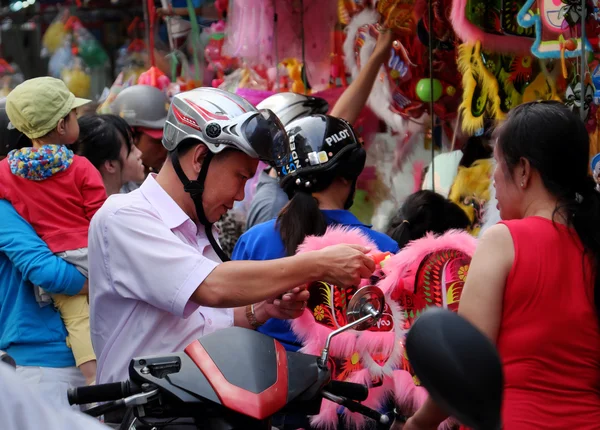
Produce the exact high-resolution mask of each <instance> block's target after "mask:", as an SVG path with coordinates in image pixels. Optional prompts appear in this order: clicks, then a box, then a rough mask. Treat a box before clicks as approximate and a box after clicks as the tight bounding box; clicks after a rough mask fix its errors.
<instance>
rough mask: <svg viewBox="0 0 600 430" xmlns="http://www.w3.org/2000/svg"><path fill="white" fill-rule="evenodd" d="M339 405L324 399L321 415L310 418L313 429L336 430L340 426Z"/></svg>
mask: <svg viewBox="0 0 600 430" xmlns="http://www.w3.org/2000/svg"><path fill="white" fill-rule="evenodd" d="M338 407H339V405H337V404H336V403H333V402H331V401H329V400H325V399H323V403H321V411H320V412H319V415H314V416H312V417H311V418H310V424H311V425H312V426H313V427H319V428H321V429H325V430H335V429H336V428H337V424H338V420H339V418H338V413H337V410H338Z"/></svg>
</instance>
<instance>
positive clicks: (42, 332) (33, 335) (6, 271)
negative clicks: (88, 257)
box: [0, 100, 85, 412]
mask: <svg viewBox="0 0 600 430" xmlns="http://www.w3.org/2000/svg"><path fill="white" fill-rule="evenodd" d="M4 106H5V100H0V160H2V159H3V158H4V157H5V156H6V154H7V153H8V152H9V151H11V150H12V149H19V148H21V147H23V146H31V141H29V139H28V138H27V137H26V136H25V135H23V134H21V133H20V132H18V131H17V130H8V129H7V126H8V116H7V115H6V112H5V110H4ZM0 220H2V221H1V222H0V349H1V350H3V351H6V352H7V353H8V354H9V355H11V356H12V358H13V359H14V360H15V361H16V363H17V366H18V367H17V372H18V373H20V376H21V379H22V380H24V381H25V382H26V383H29V384H31V385H32V386H33V387H32V388H33V389H34V390H35V391H36V392H38V393H39V394H40V395H41V396H42V397H43V398H44V399H46V400H47V401H48V402H50V403H51V404H53V405H54V406H57V407H58V406H61V407H68V406H69V404H68V402H67V389H68V388H69V387H71V386H79V385H85V378H84V377H83V374H82V373H81V371H80V370H79V369H78V368H77V367H75V359H74V358H73V353H72V352H71V349H70V348H69V347H68V346H67V341H66V338H67V331H66V330H65V326H64V324H63V322H62V319H61V317H60V314H59V313H58V312H57V311H56V309H54V306H45V307H40V306H39V304H38V303H37V301H36V299H35V294H34V289H33V285H39V286H41V287H42V288H44V290H46V291H48V292H50V293H54V294H68V295H74V294H79V293H82V292H85V291H83V289H84V283H85V278H84V277H83V275H81V274H80V273H79V271H78V270H77V269H76V268H75V267H74V266H72V265H70V264H68V263H66V262H65V261H64V260H63V259H62V258H59V257H56V256H55V255H54V254H53V253H52V251H50V249H48V246H47V245H46V243H45V242H44V241H43V240H42V239H40V238H39V237H38V235H37V233H36V232H35V230H33V227H31V226H30V225H29V223H27V221H25V220H24V219H23V218H21V217H20V216H19V214H18V213H17V211H15V209H14V208H13V207H12V205H11V204H10V203H9V202H7V201H6V200H0ZM34 412H35V411H34Z"/></svg>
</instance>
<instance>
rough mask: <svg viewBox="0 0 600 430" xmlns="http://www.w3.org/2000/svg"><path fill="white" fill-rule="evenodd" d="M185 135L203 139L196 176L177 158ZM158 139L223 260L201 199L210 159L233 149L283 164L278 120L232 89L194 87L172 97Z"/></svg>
mask: <svg viewBox="0 0 600 430" xmlns="http://www.w3.org/2000/svg"><path fill="white" fill-rule="evenodd" d="M190 140H193V141H197V142H199V143H202V144H204V145H206V147H207V148H208V150H209V152H208V154H207V155H206V157H205V159H204V161H203V163H202V167H201V169H200V173H199V174H198V178H196V179H193V180H190V179H189V178H188V177H187V176H186V175H185V173H184V171H183V169H182V168H181V165H180V163H179V149H180V148H181V147H182V146H183V145H182V143H183V142H189V141H190ZM162 142H163V146H164V147H165V148H166V149H167V150H168V151H169V153H170V157H171V160H172V162H173V167H174V169H175V172H176V173H177V176H178V177H179V179H180V180H181V182H182V183H183V185H184V189H185V191H186V192H188V193H189V194H190V195H191V197H192V200H193V201H194V204H195V206H196V212H197V214H198V219H199V221H200V222H201V223H202V224H203V225H204V226H205V228H206V235H207V237H208V239H209V240H210V242H211V244H212V246H213V248H214V249H215V251H216V253H217V254H218V255H219V257H220V258H221V259H222V260H223V261H226V260H228V259H229V258H228V257H227V256H226V254H225V253H224V252H223V251H222V250H221V248H220V246H219V245H218V243H217V241H216V240H215V239H214V237H213V236H212V224H211V223H210V222H209V221H208V219H207V218H206V214H205V212H204V207H203V205H202V193H203V192H204V181H205V179H206V175H207V173H208V169H209V166H210V161H211V159H212V157H213V156H214V155H215V154H218V153H219V152H221V151H224V150H226V149H235V150H238V151H242V152H244V153H245V154H247V155H249V156H250V157H252V158H258V159H260V160H262V161H265V162H267V163H269V164H271V165H272V166H273V167H276V168H277V167H281V166H283V165H285V164H287V163H288V162H289V159H290V152H289V151H290V150H289V141H288V137H287V134H286V132H285V128H284V126H283V124H281V122H280V121H279V119H278V118H277V116H276V115H275V114H274V113H273V112H271V111H270V110H268V109H263V110H258V109H256V108H255V107H254V106H252V105H251V104H250V103H248V101H246V100H245V99H243V98H242V97H240V96H238V95H236V94H232V93H230V92H227V91H223V90H220V89H217V88H197V89H195V90H191V91H187V92H184V93H180V94H177V95H176V96H174V97H173V99H172V101H171V106H170V107H169V113H168V115H167V121H166V123H165V129H164V134H163V140H162ZM186 146H187V145H186Z"/></svg>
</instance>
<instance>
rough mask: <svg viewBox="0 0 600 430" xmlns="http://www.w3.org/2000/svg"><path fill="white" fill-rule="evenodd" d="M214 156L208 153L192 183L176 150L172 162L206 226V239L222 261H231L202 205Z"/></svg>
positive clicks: (201, 221)
mask: <svg viewBox="0 0 600 430" xmlns="http://www.w3.org/2000/svg"><path fill="white" fill-rule="evenodd" d="M213 156H214V154H213V153H212V152H210V151H209V152H208V153H207V154H206V156H205V157H204V160H203V161H202V167H200V172H199V173H198V178H197V179H196V180H192V181H190V180H189V179H188V177H187V176H186V174H185V172H184V171H183V169H182V168H181V164H180V163H179V156H178V151H177V150H175V151H173V152H171V161H172V163H173V168H174V169H175V173H177V176H178V177H179V180H180V181H181V183H182V184H183V189H184V191H185V192H187V193H189V194H190V196H191V197H192V201H193V202H194V206H195V207H196V214H197V215H198V221H199V222H200V224H202V225H203V226H204V230H205V232H206V237H207V238H208V241H209V242H210V244H211V246H212V247H213V249H214V250H215V252H216V253H217V255H218V256H219V258H220V259H221V261H223V262H225V261H230V258H229V257H228V256H227V254H225V252H224V251H223V249H221V246H220V245H219V243H218V242H217V240H216V239H215V237H214V236H213V233H212V226H213V224H212V223H211V222H209V221H208V219H207V218H206V214H205V213H204V205H203V204H202V194H203V193H204V182H205V180H206V174H207V173H208V167H209V165H210V161H211V160H212V158H213Z"/></svg>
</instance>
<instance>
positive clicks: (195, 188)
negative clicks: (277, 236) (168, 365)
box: [88, 88, 375, 383]
mask: <svg viewBox="0 0 600 430" xmlns="http://www.w3.org/2000/svg"><path fill="white" fill-rule="evenodd" d="M163 144H164V145H165V147H166V148H167V150H168V151H169V153H170V155H169V157H168V158H167V162H166V163H165V165H164V166H163V167H162V168H161V170H160V173H159V174H158V175H150V176H149V177H148V178H147V179H146V181H145V182H144V184H143V185H142V186H141V187H140V189H138V190H135V191H132V192H131V193H129V194H127V195H114V196H111V197H110V198H109V199H108V200H107V202H106V203H105V205H104V206H103V207H102V208H101V209H100V210H99V211H98V212H97V213H96V215H95V216H94V218H93V220H92V223H91V226H90V234H89V244H88V247H89V264H90V268H89V274H90V323H91V332H92V342H93V345H94V350H95V352H96V355H97V357H98V373H97V381H98V383H107V382H115V381H120V380H124V379H127V377H128V373H127V372H128V364H129V362H130V360H131V359H132V358H133V357H139V356H143V355H154V354H161V353H171V352H176V351H181V350H183V349H184V348H185V347H186V346H187V345H188V344H189V343H190V342H192V341H194V340H196V339H197V338H199V337H201V336H202V335H204V334H207V333H209V332H212V331H215V330H218V329H220V328H224V327H229V326H232V325H237V326H241V327H247V328H254V329H255V328H257V327H259V326H260V325H261V324H262V323H264V322H265V321H266V320H268V319H270V318H281V319H290V318H296V317H298V316H299V315H300V314H301V313H302V311H303V310H304V307H305V306H306V300H307V299H308V292H307V291H305V290H304V289H303V288H301V287H298V286H304V285H305V284H308V283H310V282H314V281H317V280H324V281H327V282H330V283H332V284H336V285H340V286H341V285H344V286H345V285H356V284H357V283H358V281H359V280H360V278H366V277H368V276H370V275H371V273H372V272H373V270H374V267H375V265H374V263H373V260H372V259H371V258H370V257H369V256H367V255H365V254H366V253H368V252H369V250H368V249H366V248H363V247H359V246H351V245H338V246H333V247H329V248H326V249H323V250H321V251H315V252H310V253H305V254H301V255H297V256H294V257H288V258H283V259H280V260H272V261H235V262H231V261H226V257H225V256H224V254H223V252H222V250H221V249H220V247H219V245H218V242H217V241H216V239H214V236H213V234H214V229H213V227H212V224H213V223H214V222H216V221H217V220H218V219H219V218H220V217H221V216H223V214H225V213H226V212H227V210H228V209H230V208H231V207H232V206H233V203H234V201H239V200H242V199H243V198H244V185H245V183H246V180H247V179H248V178H250V177H251V176H252V175H253V174H254V172H255V171H256V168H257V163H258V160H257V159H258V158H260V159H263V160H265V161H268V162H270V163H272V164H278V163H279V165H281V164H282V163H285V164H287V163H290V162H292V163H293V152H290V142H289V141H288V140H287V136H286V134H285V129H284V128H283V126H282V125H281V123H280V122H279V120H278V119H277V117H276V116H275V115H274V114H273V113H272V112H271V111H257V110H256V108H254V107H253V106H252V105H251V104H250V103H248V102H247V101H246V100H244V99H243V98H241V97H239V96H236V95H234V94H231V93H228V92H226V91H222V90H217V89H214V88H199V89H196V90H193V91H189V92H186V93H182V94H179V95H177V96H175V97H174V99H173V101H172V104H171V107H170V110H169V116H168V119H167V124H166V126H165V133H164V138H163ZM190 177H192V178H197V179H196V180H190V179H189V178H190ZM221 260H223V261H226V262H225V263H221ZM240 354H243V351H240Z"/></svg>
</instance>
